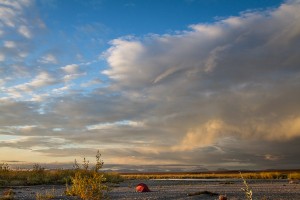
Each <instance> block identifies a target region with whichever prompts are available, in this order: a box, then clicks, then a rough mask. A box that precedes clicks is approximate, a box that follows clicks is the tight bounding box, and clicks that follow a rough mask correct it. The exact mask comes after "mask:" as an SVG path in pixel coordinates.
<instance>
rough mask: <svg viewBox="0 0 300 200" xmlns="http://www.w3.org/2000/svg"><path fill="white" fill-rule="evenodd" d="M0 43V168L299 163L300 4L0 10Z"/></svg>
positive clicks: (28, 0) (290, 0) (45, 4)
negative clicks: (98, 162)
mask: <svg viewBox="0 0 300 200" xmlns="http://www.w3.org/2000/svg"><path fill="white" fill-rule="evenodd" d="M0 38H1V40H0V152H1V154H0V163H1V162H6V163H8V164H12V165H25V164H28V163H37V162H39V163H45V164H49V165H51V164H53V165H54V164H66V163H70V162H73V160H74V159H75V158H76V159H77V160H81V159H82V158H83V157H87V158H88V159H90V160H91V162H92V161H93V157H94V155H96V152H97V150H99V151H100V152H101V154H102V158H103V160H104V162H105V165H106V166H109V167H111V168H114V169H117V168H118V167H119V168H120V166H122V167H124V168H126V166H127V168H135V169H141V170H147V169H152V170H155V169H157V170H161V169H165V170H170V169H173V170H174V169H176V170H180V169H185V170H186V169H188V170H199V169H209V170H215V169H279V168H284V169H286V168H290V169H291V168H294V169H295V168H299V167H300V160H299V156H300V151H299V145H300V107H299V102H300V92H299V91H300V90H299V88H300V57H299V55H300V1H299V0H286V1H283V0H252V1H247V0H243V1H241V0H112V1H109V0H85V1H81V0H65V1H61V0H35V1H34V0H16V1H13V0H0ZM155 166H156V168H155Z"/></svg>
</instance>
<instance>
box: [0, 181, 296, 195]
mask: <svg viewBox="0 0 300 200" xmlns="http://www.w3.org/2000/svg"><path fill="white" fill-rule="evenodd" d="M141 182H143V183H145V184H147V185H148V186H149V188H150V190H151V192H147V193H138V192H136V191H135V186H136V185H137V184H138V183H141ZM247 182H248V184H249V186H250V188H251V189H252V191H253V199H257V200H266V199H268V200H299V199H300V184H297V183H292V184H290V183H289V182H288V180H280V179H265V180H261V179H259V180H257V179H256V180H255V179H253V180H247ZM244 187H245V186H244V184H243V181H242V180H241V179H202V180H200V179H193V180H188V179H186V180H178V179H169V180H168V179H161V180H159V179H156V180H153V179H148V180H139V179H136V180H125V181H124V182H121V183H119V184H115V185H114V186H113V187H111V188H112V190H111V191H110V192H109V193H108V195H109V198H110V199H112V200H114V199H120V200H131V199H136V200H138V199H140V200H147V199H157V200H163V199H180V200H183V199H203V200H215V199H218V197H219V195H220V194H222V195H226V196H227V198H228V199H229V200H244V199H245V195H244V192H243V191H242V190H241V188H244ZM10 188H11V189H12V190H13V192H14V198H15V199H16V200H25V199H26V200H35V199H37V198H36V196H37V194H46V193H51V194H52V199H56V200H58V199H60V200H77V199H79V198H78V197H71V196H66V195H65V194H64V191H65V189H66V188H65V186H64V185H36V186H15V187H10ZM7 189H8V188H7V187H6V188H5V187H3V188H1V189H0V192H1V193H3V192H4V191H5V190H7ZM205 191H207V192H211V193H215V194H216V195H211V194H205V193H207V192H205ZM199 193H204V194H199ZM195 194H196V195H195ZM189 195H191V196H189Z"/></svg>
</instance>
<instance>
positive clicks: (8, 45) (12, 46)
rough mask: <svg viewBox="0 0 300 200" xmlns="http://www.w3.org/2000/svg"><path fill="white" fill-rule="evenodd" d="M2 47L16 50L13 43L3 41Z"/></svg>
mask: <svg viewBox="0 0 300 200" xmlns="http://www.w3.org/2000/svg"><path fill="white" fill-rule="evenodd" d="M3 46H4V47H6V48H16V46H17V44H16V42H14V41H4V45H3Z"/></svg>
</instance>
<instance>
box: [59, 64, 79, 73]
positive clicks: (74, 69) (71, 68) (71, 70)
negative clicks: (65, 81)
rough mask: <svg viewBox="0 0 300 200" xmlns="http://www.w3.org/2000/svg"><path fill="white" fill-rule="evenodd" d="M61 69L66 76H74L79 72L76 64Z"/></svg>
mask: <svg viewBox="0 0 300 200" xmlns="http://www.w3.org/2000/svg"><path fill="white" fill-rule="evenodd" d="M61 69H62V70H63V71H65V72H66V73H68V74H76V73H78V72H79V65H76V64H71V65H66V66H64V67H62V68H61Z"/></svg>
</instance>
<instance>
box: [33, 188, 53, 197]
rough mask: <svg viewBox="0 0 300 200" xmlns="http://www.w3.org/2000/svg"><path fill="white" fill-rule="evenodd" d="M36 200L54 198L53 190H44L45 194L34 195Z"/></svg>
mask: <svg viewBox="0 0 300 200" xmlns="http://www.w3.org/2000/svg"><path fill="white" fill-rule="evenodd" d="M35 198H36V200H50V199H54V198H55V190H54V188H53V189H52V190H50V191H49V190H46V192H45V193H39V192H38V193H36V196H35Z"/></svg>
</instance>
